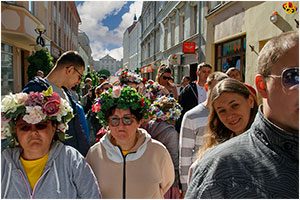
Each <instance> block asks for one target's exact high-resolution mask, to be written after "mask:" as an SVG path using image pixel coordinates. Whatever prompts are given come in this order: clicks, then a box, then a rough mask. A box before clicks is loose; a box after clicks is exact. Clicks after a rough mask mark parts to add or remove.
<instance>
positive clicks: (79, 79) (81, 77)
mask: <svg viewBox="0 0 300 200" xmlns="http://www.w3.org/2000/svg"><path fill="white" fill-rule="evenodd" d="M73 69H74V70H75V71H76V72H77V73H78V74H79V75H80V76H79V80H81V78H82V76H83V75H82V74H81V73H80V72H79V71H78V70H77V69H76V67H74V68H73Z"/></svg>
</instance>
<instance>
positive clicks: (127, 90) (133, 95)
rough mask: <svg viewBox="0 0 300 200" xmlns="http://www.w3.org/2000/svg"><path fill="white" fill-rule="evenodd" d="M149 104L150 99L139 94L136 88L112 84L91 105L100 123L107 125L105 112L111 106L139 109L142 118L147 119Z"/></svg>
mask: <svg viewBox="0 0 300 200" xmlns="http://www.w3.org/2000/svg"><path fill="white" fill-rule="evenodd" d="M150 104H151V103H150V101H149V100H148V99H146V98H145V97H144V96H143V95H141V94H139V93H138V92H137V91H136V89H134V88H132V87H128V86H125V87H120V86H114V87H113V88H112V89H111V88H110V89H109V90H106V91H105V92H103V93H102V94H101V96H100V98H98V101H97V103H96V104H94V105H93V107H92V111H93V112H95V113H97V116H98V118H99V121H100V123H101V124H102V125H103V126H107V123H106V121H105V113H106V112H107V111H108V110H109V109H110V108H111V107H114V106H117V108H119V109H123V110H127V109H128V108H130V109H132V110H137V109H140V110H141V111H140V113H143V114H144V118H145V119H147V118H148V113H147V111H148V109H149V106H150Z"/></svg>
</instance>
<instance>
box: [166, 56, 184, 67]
mask: <svg viewBox="0 0 300 200" xmlns="http://www.w3.org/2000/svg"><path fill="white" fill-rule="evenodd" d="M168 61H169V63H170V64H171V65H180V63H181V57H180V55H179V54H171V55H170V56H169V58H168Z"/></svg>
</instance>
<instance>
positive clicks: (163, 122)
mask: <svg viewBox="0 0 300 200" xmlns="http://www.w3.org/2000/svg"><path fill="white" fill-rule="evenodd" d="M181 110H182V108H181V106H180V105H179V104H178V103H177V100H175V99H174V98H173V97H166V96H161V97H158V98H157V99H156V100H155V101H154V102H153V103H152V104H151V106H150V108H149V114H150V118H151V120H150V121H149V122H148V123H147V125H146V126H145V129H146V130H147V131H148V132H149V134H150V135H151V137H152V138H153V139H155V140H158V141H160V142H161V143H163V144H164V145H165V146H166V148H167V149H168V151H169V153H170V155H171V158H172V161H173V165H174V170H175V181H174V183H173V185H172V187H171V188H170V189H169V190H168V192H167V193H166V194H165V196H164V197H165V198H166V199H179V197H180V191H179V155H178V154H179V150H178V133H177V131H176V129H175V127H174V125H175V121H176V120H177V119H179V117H180V114H181Z"/></svg>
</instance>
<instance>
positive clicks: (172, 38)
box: [171, 21, 175, 47]
mask: <svg viewBox="0 0 300 200" xmlns="http://www.w3.org/2000/svg"><path fill="white" fill-rule="evenodd" d="M174 43H175V21H172V22H171V47H172V46H174Z"/></svg>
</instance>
